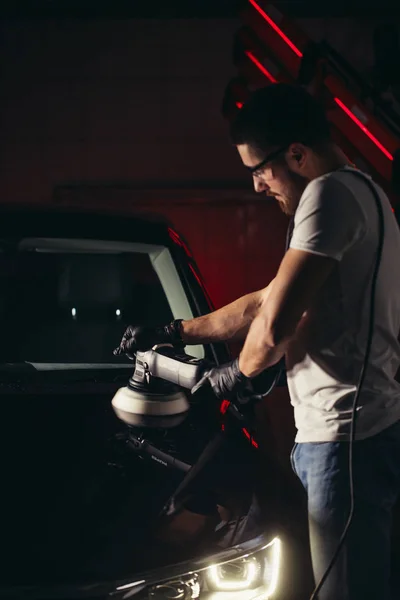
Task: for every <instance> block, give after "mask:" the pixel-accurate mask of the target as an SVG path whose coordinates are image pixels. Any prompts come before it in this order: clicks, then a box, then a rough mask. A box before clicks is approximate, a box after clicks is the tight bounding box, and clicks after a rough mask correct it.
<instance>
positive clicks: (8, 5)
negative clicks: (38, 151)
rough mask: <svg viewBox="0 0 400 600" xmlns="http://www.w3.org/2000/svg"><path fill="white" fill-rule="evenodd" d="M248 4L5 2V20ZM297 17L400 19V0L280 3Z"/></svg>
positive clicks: (231, 12)
mask: <svg viewBox="0 0 400 600" xmlns="http://www.w3.org/2000/svg"><path fill="white" fill-rule="evenodd" d="M243 4H244V5H245V4H246V0H172V1H171V2H167V1H166V0H2V1H1V4H0V16H1V17H3V18H48V17H60V18H63V17H66V18H68V17H81V18H87V17H89V18H160V19H167V18H229V17H235V16H237V14H238V11H239V8H240V6H241V5H243ZM273 4H275V6H277V7H278V8H280V9H281V10H282V12H284V13H286V14H289V15H292V16H294V17H296V16H297V17H328V16H349V17H350V16H351V17H357V16H358V17H361V18H362V17H363V16H380V17H382V16H394V15H399V16H400V2H399V0H379V2H377V1H376V2H374V3H372V2H370V1H369V2H365V0H277V1H276V2H274V3H273Z"/></svg>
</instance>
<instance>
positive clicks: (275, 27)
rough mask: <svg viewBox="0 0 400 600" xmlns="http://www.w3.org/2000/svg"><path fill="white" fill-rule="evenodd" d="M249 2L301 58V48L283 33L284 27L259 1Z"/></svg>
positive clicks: (250, 0) (251, 0) (252, 0)
mask: <svg viewBox="0 0 400 600" xmlns="http://www.w3.org/2000/svg"><path fill="white" fill-rule="evenodd" d="M249 2H250V4H251V5H252V6H254V8H255V9H256V11H257V12H259V13H260V15H261V16H262V18H263V19H265V20H266V21H267V23H268V24H269V25H271V27H272V29H274V30H275V31H276V33H277V34H278V35H280V37H281V38H282V39H283V41H284V42H286V43H287V45H288V46H289V48H291V49H292V50H293V52H294V53H295V54H297V56H299V57H300V58H301V57H302V56H303V53H302V52H300V50H299V49H298V48H297V46H295V45H294V44H293V42H292V41H291V40H289V38H288V37H287V35H285V34H284V33H283V31H282V29H279V27H278V25H277V24H276V23H274V21H273V20H272V19H271V17H269V16H268V15H267V13H266V12H265V11H264V10H263V9H262V8H261V7H260V6H258V4H257V2H255V0H249Z"/></svg>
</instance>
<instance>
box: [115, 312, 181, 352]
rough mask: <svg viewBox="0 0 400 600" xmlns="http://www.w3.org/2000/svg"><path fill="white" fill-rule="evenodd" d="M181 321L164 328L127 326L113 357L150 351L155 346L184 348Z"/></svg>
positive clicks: (178, 320)
mask: <svg viewBox="0 0 400 600" xmlns="http://www.w3.org/2000/svg"><path fill="white" fill-rule="evenodd" d="M181 323H182V319H177V320H175V321H172V323H169V324H168V325H165V326H164V327H143V326H140V325H136V326H135V325H129V327H128V328H127V329H126V331H125V333H124V335H123V336H122V339H121V342H120V344H119V346H118V348H115V350H114V355H115V356H119V355H121V354H127V356H129V357H132V355H133V354H134V353H135V352H136V351H137V350H139V351H140V350H141V351H145V350H150V348H152V347H153V346H155V345H156V344H172V345H173V346H176V347H181V348H183V347H184V345H185V344H184V342H183V340H182V333H181Z"/></svg>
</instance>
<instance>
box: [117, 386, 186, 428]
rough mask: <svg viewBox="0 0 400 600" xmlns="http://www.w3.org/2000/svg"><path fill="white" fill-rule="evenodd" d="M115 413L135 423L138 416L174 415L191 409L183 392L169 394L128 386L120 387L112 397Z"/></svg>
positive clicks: (122, 418)
mask: <svg viewBox="0 0 400 600" xmlns="http://www.w3.org/2000/svg"><path fill="white" fill-rule="evenodd" d="M112 406H113V409H114V411H115V414H116V415H117V417H118V418H120V419H121V420H122V421H125V422H126V423H129V424H135V423H136V418H135V417H140V416H145V417H173V416H175V415H181V414H182V413H185V412H187V411H188V410H189V403H188V401H187V398H186V396H185V394H184V393H183V392H179V391H178V392H175V393H173V394H169V395H168V396H164V395H163V396H161V395H160V394H146V396H145V397H144V395H143V394H142V393H140V392H135V390H132V389H130V388H128V387H123V388H120V389H119V390H118V391H117V393H116V394H115V396H114V398H113V399H112Z"/></svg>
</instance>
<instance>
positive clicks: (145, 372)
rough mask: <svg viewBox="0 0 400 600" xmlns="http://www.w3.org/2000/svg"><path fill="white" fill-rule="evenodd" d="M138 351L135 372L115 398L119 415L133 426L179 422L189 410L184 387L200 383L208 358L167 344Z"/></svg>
mask: <svg viewBox="0 0 400 600" xmlns="http://www.w3.org/2000/svg"><path fill="white" fill-rule="evenodd" d="M135 354H136V362H135V371H134V373H133V375H132V377H131V378H130V379H129V382H128V384H127V386H125V387H123V388H120V389H119V390H118V391H117V393H116V394H115V396H114V398H113V400H112V406H113V409H114V412H115V414H116V415H117V417H118V418H119V419H121V420H122V421H124V423H126V424H127V425H129V426H131V427H145V428H147V427H149V428H152V427H155V428H161V427H162V428H168V427H175V426H176V425H179V424H180V423H181V422H182V421H183V420H184V419H185V416H186V413H187V412H188V410H189V403H188V400H187V397H186V394H185V393H184V392H183V391H182V388H184V389H192V388H193V386H194V385H196V383H197V382H198V381H199V380H200V379H201V377H202V375H203V373H204V371H205V370H206V369H207V368H208V363H207V361H205V360H204V359H202V360H201V359H198V358H195V357H193V356H189V355H188V354H185V353H184V352H180V353H179V352H178V351H177V349H176V348H174V347H173V346H170V345H166V344H160V345H157V346H154V348H153V349H151V350H147V351H145V352H140V351H137V352H136V353H135Z"/></svg>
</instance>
